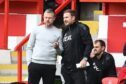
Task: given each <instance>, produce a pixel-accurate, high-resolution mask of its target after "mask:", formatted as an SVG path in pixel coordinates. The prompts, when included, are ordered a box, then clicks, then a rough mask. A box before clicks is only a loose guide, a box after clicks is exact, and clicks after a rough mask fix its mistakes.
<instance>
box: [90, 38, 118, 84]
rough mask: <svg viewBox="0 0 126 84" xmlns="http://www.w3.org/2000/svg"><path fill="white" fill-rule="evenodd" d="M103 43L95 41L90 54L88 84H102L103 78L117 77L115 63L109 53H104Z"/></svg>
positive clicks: (104, 46)
mask: <svg viewBox="0 0 126 84" xmlns="http://www.w3.org/2000/svg"><path fill="white" fill-rule="evenodd" d="M105 48H106V45H105V42H104V41H103V40H95V41H94V48H93V49H92V52H91V54H90V58H91V61H92V64H91V65H90V68H89V70H88V84H102V79H103V78H105V77H117V73H116V67H115V61H114V58H113V56H112V55H111V54H110V53H107V52H105Z"/></svg>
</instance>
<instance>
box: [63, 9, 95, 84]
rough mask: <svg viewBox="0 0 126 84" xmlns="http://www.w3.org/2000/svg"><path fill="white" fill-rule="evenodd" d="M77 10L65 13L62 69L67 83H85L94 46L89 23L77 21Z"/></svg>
mask: <svg viewBox="0 0 126 84" xmlns="http://www.w3.org/2000/svg"><path fill="white" fill-rule="evenodd" d="M75 18H76V17H75V11H73V10H70V9H68V10H66V11H64V13H63V20H64V25H65V26H64V27H63V32H62V37H63V38H62V42H63V49H64V50H63V52H62V69H61V73H62V75H63V77H64V80H65V84H85V74H84V69H83V68H85V67H86V64H87V61H88V60H89V59H88V58H89V55H90V52H91V49H92V46H93V43H92V38H91V35H90V32H89V28H88V26H87V25H85V24H82V23H79V22H76V21H75Z"/></svg>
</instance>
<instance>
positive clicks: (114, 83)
mask: <svg viewBox="0 0 126 84" xmlns="http://www.w3.org/2000/svg"><path fill="white" fill-rule="evenodd" d="M102 84H119V79H118V78H117V77H106V78H103V79H102Z"/></svg>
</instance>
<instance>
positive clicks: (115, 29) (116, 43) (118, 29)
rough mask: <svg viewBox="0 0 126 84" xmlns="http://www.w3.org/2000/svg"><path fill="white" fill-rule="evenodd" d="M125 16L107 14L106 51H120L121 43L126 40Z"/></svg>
mask: <svg viewBox="0 0 126 84" xmlns="http://www.w3.org/2000/svg"><path fill="white" fill-rule="evenodd" d="M123 22H126V16H109V19H108V42H107V43H108V51H109V52H113V53H122V50H123V45H124V43H125V42H126V27H123Z"/></svg>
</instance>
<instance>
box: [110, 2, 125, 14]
mask: <svg viewBox="0 0 126 84" xmlns="http://www.w3.org/2000/svg"><path fill="white" fill-rule="evenodd" d="M108 6H109V8H108V14H109V15H113V14H114V15H117V14H118V15H122V14H126V11H125V8H126V3H109V5H108Z"/></svg>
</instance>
